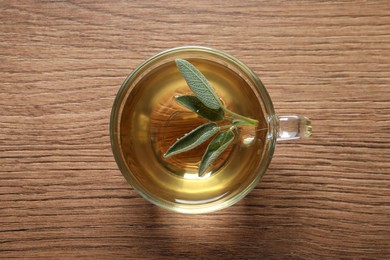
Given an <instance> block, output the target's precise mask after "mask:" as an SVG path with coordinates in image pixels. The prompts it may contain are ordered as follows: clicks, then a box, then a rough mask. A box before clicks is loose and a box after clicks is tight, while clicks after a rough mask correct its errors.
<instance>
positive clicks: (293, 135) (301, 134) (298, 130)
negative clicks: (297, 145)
mask: <svg viewBox="0 0 390 260" xmlns="http://www.w3.org/2000/svg"><path fill="white" fill-rule="evenodd" d="M277 118H278V122H279V127H278V130H279V131H278V137H277V141H285V140H293V139H299V138H306V137H309V136H310V135H311V132H312V126H311V122H310V119H308V118H307V117H304V116H278V117H277Z"/></svg>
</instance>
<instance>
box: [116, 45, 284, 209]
mask: <svg viewBox="0 0 390 260" xmlns="http://www.w3.org/2000/svg"><path fill="white" fill-rule="evenodd" d="M187 51H203V52H207V53H211V54H214V55H217V56H222V57H223V58H225V59H227V60H229V62H232V63H233V64H234V65H236V66H238V67H240V69H243V70H244V71H245V72H246V73H247V75H248V76H249V77H250V78H251V80H252V81H253V82H254V83H255V86H256V87H257V88H258V90H259V91H260V95H261V98H262V102H263V104H264V108H265V110H266V111H265V116H266V120H267V121H268V125H269V129H268V138H267V140H266V143H267V144H266V145H265V153H267V154H268V156H267V157H266V158H265V159H264V161H263V163H262V165H261V166H260V168H259V170H258V174H257V175H256V178H254V179H253V180H252V182H251V183H250V184H249V185H247V186H246V187H245V189H243V190H242V191H240V192H239V193H238V194H237V195H235V196H234V197H232V198H230V199H228V200H226V201H224V202H223V203H219V204H217V205H208V206H205V207H199V208H191V209H188V208H182V207H177V206H175V205H172V204H169V203H167V202H165V201H162V200H159V199H157V198H155V197H153V196H150V195H149V194H148V192H147V191H146V190H145V189H144V188H143V187H142V185H138V184H137V182H136V181H135V180H133V179H132V178H131V173H128V170H127V168H126V166H125V162H124V160H123V158H122V157H121V151H120V146H119V145H117V144H116V133H117V127H116V125H117V116H118V109H119V105H120V103H119V102H120V100H121V97H122V96H123V94H126V92H124V91H125V90H126V88H127V86H128V82H129V81H131V80H132V79H133V78H134V77H135V76H138V75H137V74H138V73H139V71H141V70H142V69H143V68H145V67H146V66H148V65H149V64H150V63H152V62H154V61H155V60H156V59H159V58H160V57H164V56H167V55H171V54H174V53H180V52H187ZM275 119H276V116H275V110H274V107H273V104H272V101H271V98H270V96H269V94H268V92H267V90H266V88H265V87H264V85H263V84H262V82H261V81H260V79H259V77H258V76H257V75H256V74H255V73H254V72H253V71H252V70H251V69H250V68H249V67H248V66H247V65H246V64H245V63H243V62H242V61H240V60H239V59H237V58H236V57H234V56H232V55H230V54H228V53H226V52H224V51H221V50H217V49H213V48H209V47H203V46H181V47H175V48H171V49H167V50H164V51H162V52H160V53H157V54H155V55H153V56H151V57H149V58H147V59H146V60H144V61H143V62H142V63H140V64H139V65H138V66H137V67H136V68H135V69H134V70H133V71H132V72H131V73H130V74H129V75H128V76H127V77H126V79H125V80H124V81H123V83H122V84H121V87H120V88H119V90H118V92H117V94H116V96H115V99H114V102H113V105H112V110H111V116H110V141H111V149H112V153H113V155H114V158H115V161H116V164H117V165H118V168H119V170H120V171H121V173H122V175H123V176H124V177H125V179H126V180H127V182H128V183H129V184H130V185H131V187H132V188H133V189H134V190H136V191H137V193H138V194H140V195H141V196H142V197H143V198H145V199H146V200H148V201H150V202H151V203H153V204H155V205H157V206H159V207H162V208H165V209H168V210H170V211H174V212H179V213H185V214H203V213H209V212H213V211H216V210H221V209H224V208H227V207H229V206H231V205H233V204H235V203H237V202H238V201H240V200H241V199H242V198H244V197H245V196H246V195H247V194H248V193H249V192H250V191H252V190H253V189H254V188H255V186H256V185H257V184H258V183H259V182H260V180H261V178H262V176H263V175H264V173H265V172H266V170H267V169H268V165H269V164H270V162H271V159H272V155H273V153H274V150H275V143H276V138H277V134H276V132H275V131H276V127H271V125H273V124H275V121H276V120H275ZM271 128H272V129H273V130H274V131H272V132H271Z"/></svg>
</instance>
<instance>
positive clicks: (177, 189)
mask: <svg viewBox="0 0 390 260" xmlns="http://www.w3.org/2000/svg"><path fill="white" fill-rule="evenodd" d="M176 58H181V59H186V60H188V61H190V62H191V63H193V64H194V65H195V66H196V67H197V68H198V69H199V70H200V71H201V72H202V73H203V74H204V75H205V76H206V78H207V79H208V80H209V81H210V83H211V85H212V86H213V87H214V89H215V90H216V92H217V94H218V96H219V97H220V98H221V100H222V102H223V103H224V105H225V106H227V107H229V109H230V110H232V111H234V112H237V113H240V114H242V115H244V116H248V117H251V118H253V119H257V120H258V121H259V122H260V123H259V125H258V126H257V128H253V127H252V128H246V129H240V132H239V134H237V136H236V138H235V141H234V143H233V145H232V147H231V148H230V149H228V151H226V152H225V153H224V155H223V156H222V158H220V159H219V160H217V161H216V162H215V165H213V166H212V167H211V169H210V171H209V172H208V174H206V176H204V177H202V178H201V177H199V176H198V175H197V167H198V165H199V161H200V159H201V156H202V153H201V151H200V150H202V149H205V148H204V147H203V148H200V149H199V151H195V152H191V151H188V152H186V153H184V155H181V156H176V157H175V156H173V158H172V159H169V160H167V159H164V158H163V156H162V155H163V153H164V152H165V151H166V149H167V148H168V147H169V145H171V144H172V140H175V139H176V138H179V137H181V136H182V134H183V133H185V132H188V131H189V130H191V129H193V128H194V127H195V126H199V125H200V124H201V123H204V119H202V118H199V117H198V116H197V115H196V114H194V113H191V111H188V110H186V109H185V108H183V107H181V106H180V105H178V104H177V102H175V98H174V97H175V96H177V95H180V94H190V90H189V88H188V86H187V84H186V82H185V80H184V79H183V78H182V76H181V75H180V73H179V71H178V70H177V68H176V67H175V59H176ZM202 120H203V121H202ZM310 135H311V123H310V121H309V119H307V118H306V117H303V116H276V115H275V111H274V108H273V105H272V102H271V99H270V97H269V95H268V93H267V91H266V89H265V87H264V86H263V84H262V83H261V81H260V79H259V78H258V77H257V76H256V75H255V73H254V72H253V71H252V70H251V69H249V68H248V67H247V66H246V65H245V64H244V63H242V62H241V61H239V60H238V59H237V58H235V57H233V56H231V55H229V54H227V53H224V52H222V51H219V50H215V49H210V48H206V47H197V46H188V47H178V48H174V49H170V50H166V51H164V52H162V53H159V54H157V55H155V56H153V57H151V58H149V59H147V60H146V61H144V62H143V63H142V64H140V65H139V66H138V67H137V68H136V69H135V70H134V71H133V72H132V73H131V74H130V75H129V76H128V77H127V79H126V80H125V81H124V83H123V84H122V86H121V88H120V89H119V92H118V94H117V96H116V99H115V101H114V104H113V108H112V113H111V121H110V138H111V145H112V150H113V154H114V157H115V160H116V162H117V164H118V167H119V169H120V170H121V172H122V174H123V176H124V177H125V178H126V180H127V181H128V183H129V184H130V185H131V186H132V187H133V188H134V189H135V190H136V191H137V192H138V193H139V194H140V195H141V196H143V197H144V198H145V199H147V200H148V201H150V202H152V203H154V204H155V205H157V206H160V207H162V208H165V209H168V210H172V211H175V212H180V213H187V214H199V213H207V212H212V211H215V210H220V209H223V208H226V207H229V206H231V205H233V204H235V203H236V202H238V201H239V200H240V199H242V198H243V197H244V196H245V195H246V194H248V193H249V192H250V191H251V190H252V189H253V188H254V187H255V186H256V185H257V184H258V183H259V182H260V180H261V177H262V176H263V174H264V173H265V171H266V170H267V168H268V165H269V163H270V161H271V158H272V155H273V152H274V149H275V144H276V142H277V141H280V140H290V139H298V138H301V137H308V136H310Z"/></svg>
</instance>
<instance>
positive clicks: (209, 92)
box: [175, 59, 222, 109]
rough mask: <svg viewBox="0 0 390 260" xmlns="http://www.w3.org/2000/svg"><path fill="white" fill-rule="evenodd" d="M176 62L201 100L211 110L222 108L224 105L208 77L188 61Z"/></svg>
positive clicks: (177, 60) (180, 60) (179, 60)
mask: <svg viewBox="0 0 390 260" xmlns="http://www.w3.org/2000/svg"><path fill="white" fill-rule="evenodd" d="M175 61H176V66H177V68H178V69H179V71H180V73H181V74H182V75H183V77H184V79H185V80H186V82H187V84H188V86H189V87H190V89H191V90H192V92H194V93H195V95H196V96H197V97H198V98H199V100H200V101H202V103H203V104H204V105H205V106H207V107H209V108H211V109H219V108H221V107H222V103H221V101H220V100H219V97H218V96H217V94H216V93H215V91H214V89H213V88H212V87H211V85H210V83H209V82H208V81H207V79H206V77H205V76H204V75H203V74H202V73H201V72H200V71H199V70H198V69H197V68H195V66H194V65H192V64H191V63H189V62H188V61H186V60H182V59H176V60H175Z"/></svg>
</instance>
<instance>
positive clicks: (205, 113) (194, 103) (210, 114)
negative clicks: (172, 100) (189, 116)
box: [176, 96, 224, 122]
mask: <svg viewBox="0 0 390 260" xmlns="http://www.w3.org/2000/svg"><path fill="white" fill-rule="evenodd" d="M176 101H177V102H179V103H180V104H181V105H183V106H185V107H186V108H188V109H189V110H191V111H192V112H195V113H196V114H198V115H199V116H201V117H203V118H206V119H208V120H210V121H213V122H218V121H222V120H223V119H224V112H223V109H222V108H218V109H211V108H209V107H207V106H205V105H204V104H203V103H202V101H200V100H199V98H197V97H195V96H179V97H176Z"/></svg>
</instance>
